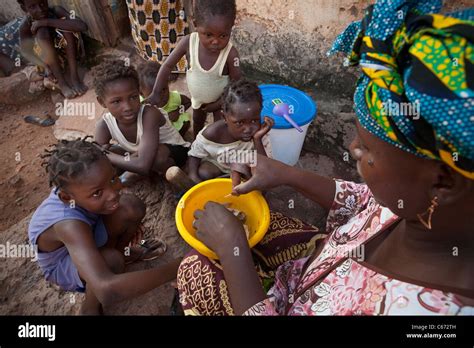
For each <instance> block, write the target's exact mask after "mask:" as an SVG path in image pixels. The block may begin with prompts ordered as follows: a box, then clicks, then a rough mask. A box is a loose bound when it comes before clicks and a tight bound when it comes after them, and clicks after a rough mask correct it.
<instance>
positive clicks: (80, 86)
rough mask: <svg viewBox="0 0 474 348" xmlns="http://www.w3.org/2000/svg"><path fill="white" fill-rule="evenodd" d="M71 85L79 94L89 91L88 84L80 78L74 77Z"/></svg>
mask: <svg viewBox="0 0 474 348" xmlns="http://www.w3.org/2000/svg"><path fill="white" fill-rule="evenodd" d="M71 85H72V86H71V87H72V89H73V90H74V91H75V92H76V93H77V95H83V94H84V93H86V92H87V89H88V88H87V86H86V85H85V84H84V83H82V81H81V80H79V79H72V81H71Z"/></svg>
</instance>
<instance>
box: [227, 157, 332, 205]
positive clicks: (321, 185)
mask: <svg viewBox="0 0 474 348" xmlns="http://www.w3.org/2000/svg"><path fill="white" fill-rule="evenodd" d="M231 167H232V186H233V193H234V194H237V195H239V194H244V193H248V192H250V191H253V190H261V191H263V190H268V189H271V188H274V187H278V186H282V185H288V186H290V187H292V188H294V189H295V190H297V191H298V192H300V193H301V194H303V195H304V196H305V197H307V198H309V199H311V200H312V201H314V202H316V203H318V204H319V205H320V206H322V207H323V208H324V209H326V210H329V209H331V206H332V203H333V201H334V195H335V193H336V184H335V182H334V180H332V179H330V178H327V177H324V176H321V175H318V174H316V173H314V172H311V171H307V170H302V169H299V168H295V167H292V166H288V165H286V164H284V163H282V162H280V161H276V160H273V159H270V158H267V157H265V156H262V155H257V163H256V165H255V166H253V167H251V168H250V167H249V166H246V165H241V164H233V165H232V166H231ZM242 176H244V177H249V178H250V179H249V180H248V181H246V182H243V183H241V177H242Z"/></svg>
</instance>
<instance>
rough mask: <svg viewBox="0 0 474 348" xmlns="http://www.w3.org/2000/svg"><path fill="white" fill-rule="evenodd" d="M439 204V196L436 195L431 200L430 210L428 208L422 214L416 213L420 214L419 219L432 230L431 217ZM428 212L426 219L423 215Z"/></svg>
mask: <svg viewBox="0 0 474 348" xmlns="http://www.w3.org/2000/svg"><path fill="white" fill-rule="evenodd" d="M437 206H438V197H437V196H435V197H434V198H433V199H432V200H431V205H430V207H429V208H428V210H426V211H425V212H424V213H422V214H416V216H418V220H420V222H421V223H422V224H423V225H424V226H425V227H426V228H427V229H429V230H431V217H432V216H433V212H434V211H435V209H436V207H437ZM426 214H428V221H425V220H424V219H423V215H426Z"/></svg>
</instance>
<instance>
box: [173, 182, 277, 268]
mask: <svg viewBox="0 0 474 348" xmlns="http://www.w3.org/2000/svg"><path fill="white" fill-rule="evenodd" d="M231 191H232V181H231V179H212V180H207V181H204V182H201V183H199V184H197V185H196V186H194V187H193V188H191V189H190V190H189V191H188V192H186V193H185V194H184V196H183V197H181V199H180V200H179V202H178V206H177V207H176V214H175V218H176V226H177V227H178V231H179V234H181V237H183V239H184V240H185V241H186V242H187V243H188V244H189V245H191V246H192V247H193V248H194V249H196V250H197V251H198V252H200V253H201V254H202V255H204V256H207V257H209V258H211V259H217V258H218V257H217V255H216V254H215V253H214V252H213V251H212V250H211V249H209V248H208V247H207V246H206V245H204V243H202V242H201V241H200V240H198V239H197V238H196V230H195V229H194V227H193V226H192V224H193V221H194V212H195V211H196V210H198V209H203V208H204V205H205V204H206V203H207V202H209V201H214V202H217V203H231V208H233V209H238V210H240V211H243V212H244V213H245V215H246V216H247V219H246V222H245V223H246V225H247V226H248V229H249V232H250V234H249V241H248V242H249V246H250V247H251V248H252V247H254V246H255V245H256V244H257V243H258V242H259V241H260V240H262V238H263V236H264V235H265V233H266V232H267V230H268V226H269V225H270V209H268V204H267V202H266V200H265V198H263V196H262V194H261V193H260V192H258V191H253V192H250V193H247V194H245V195H240V196H238V197H236V196H229V197H226V196H227V195H229V194H230V193H231Z"/></svg>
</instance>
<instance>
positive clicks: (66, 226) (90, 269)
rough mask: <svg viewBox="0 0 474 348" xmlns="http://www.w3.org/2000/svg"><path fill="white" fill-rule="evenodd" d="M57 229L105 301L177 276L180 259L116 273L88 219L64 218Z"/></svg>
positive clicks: (134, 293)
mask: <svg viewBox="0 0 474 348" xmlns="http://www.w3.org/2000/svg"><path fill="white" fill-rule="evenodd" d="M54 229H55V232H56V234H57V235H58V238H59V239H60V240H61V241H62V242H63V243H64V245H65V246H66V248H67V250H68V252H69V254H70V255H71V258H72V261H73V262H74V265H76V267H77V269H78V271H79V274H80V275H81V277H82V278H83V279H84V280H85V281H86V283H87V286H88V287H91V288H92V291H93V293H94V294H95V295H96V296H97V299H98V300H99V301H100V303H102V304H104V305H109V304H112V303H115V302H118V301H123V300H127V299H130V298H133V297H136V296H139V295H141V294H144V293H146V292H148V291H150V290H152V289H154V288H156V287H157V286H159V285H161V284H164V283H166V282H168V281H170V280H172V279H174V278H176V273H177V270H178V266H179V263H180V260H174V261H172V262H171V263H169V264H166V265H160V266H158V267H156V268H152V269H148V270H144V271H137V272H130V273H123V274H115V273H113V272H112V271H111V270H110V268H109V267H108V266H107V264H106V262H105V260H104V258H103V257H102V255H101V254H100V252H99V250H98V249H97V246H96V245H95V241H94V238H93V233H91V229H90V227H89V226H88V225H87V224H86V223H84V222H81V221H77V220H65V221H62V222H59V223H57V224H56V225H55V226H54Z"/></svg>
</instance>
